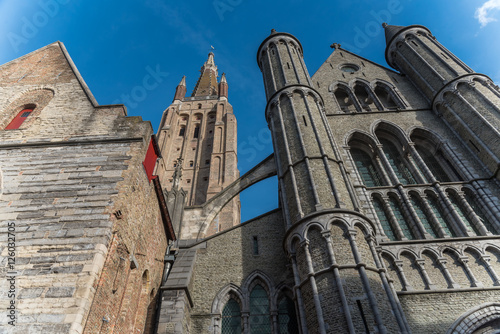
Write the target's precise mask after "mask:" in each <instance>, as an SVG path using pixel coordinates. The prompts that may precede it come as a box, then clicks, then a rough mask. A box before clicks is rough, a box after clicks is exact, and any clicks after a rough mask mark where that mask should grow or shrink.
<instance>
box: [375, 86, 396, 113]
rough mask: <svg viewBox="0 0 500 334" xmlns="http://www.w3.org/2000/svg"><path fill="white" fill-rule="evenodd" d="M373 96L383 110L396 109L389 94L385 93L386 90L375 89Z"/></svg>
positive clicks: (378, 87)
mask: <svg viewBox="0 0 500 334" xmlns="http://www.w3.org/2000/svg"><path fill="white" fill-rule="evenodd" d="M375 95H376V96H377V97H378V99H379V100H380V102H381V103H382V105H383V106H384V109H389V110H394V109H397V108H398V105H397V104H396V102H395V101H394V100H393V98H392V97H391V95H390V94H389V92H387V90H385V89H384V88H382V87H380V86H377V87H375Z"/></svg>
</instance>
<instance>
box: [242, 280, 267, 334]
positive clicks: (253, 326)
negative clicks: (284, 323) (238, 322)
mask: <svg viewBox="0 0 500 334" xmlns="http://www.w3.org/2000/svg"><path fill="white" fill-rule="evenodd" d="M248 323H249V325H250V333H252V334H253V333H264V334H266V333H269V334H270V333H271V315H270V312H269V297H268V295H267V292H266V290H265V289H264V288H263V287H262V286H261V285H260V284H257V285H256V286H254V288H253V289H252V292H251V293H250V316H249V319H248Z"/></svg>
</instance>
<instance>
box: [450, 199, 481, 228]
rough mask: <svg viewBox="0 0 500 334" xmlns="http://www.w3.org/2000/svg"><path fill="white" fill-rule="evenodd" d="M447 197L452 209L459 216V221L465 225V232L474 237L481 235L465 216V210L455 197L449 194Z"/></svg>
mask: <svg viewBox="0 0 500 334" xmlns="http://www.w3.org/2000/svg"><path fill="white" fill-rule="evenodd" d="M448 197H449V198H450V202H451V204H452V205H453V207H454V208H455V211H456V212H457V213H458V215H459V216H460V219H461V220H462V222H463V223H464V224H465V227H466V228H467V230H468V231H469V232H473V233H474V234H475V235H481V233H480V232H479V229H478V228H477V227H476V225H475V224H474V222H473V221H472V219H470V218H469V216H468V215H467V211H466V210H465V208H463V207H462V205H461V204H460V202H459V201H458V199H457V197H456V196H455V195H453V194H451V193H448Z"/></svg>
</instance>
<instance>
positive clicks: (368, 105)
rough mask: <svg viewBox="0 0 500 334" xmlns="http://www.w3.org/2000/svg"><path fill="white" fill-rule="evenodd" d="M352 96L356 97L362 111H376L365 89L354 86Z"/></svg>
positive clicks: (360, 86)
mask: <svg viewBox="0 0 500 334" xmlns="http://www.w3.org/2000/svg"><path fill="white" fill-rule="evenodd" d="M354 95H356V98H357V99H358V101H359V103H360V104H361V108H362V109H363V110H364V111H374V110H377V107H376V106H375V103H374V102H373V99H372V97H371V96H370V94H369V92H368V90H367V88H366V87H364V86H362V85H356V87H355V88H354Z"/></svg>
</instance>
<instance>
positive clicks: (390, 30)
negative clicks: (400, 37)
mask: <svg viewBox="0 0 500 334" xmlns="http://www.w3.org/2000/svg"><path fill="white" fill-rule="evenodd" d="M382 27H384V30H385V42H386V45H389V43H390V42H391V40H392V39H393V38H394V36H396V35H397V34H398V33H399V32H400V31H401V30H403V29H405V28H406V27H402V26H392V25H390V24H387V23H385V22H384V23H382Z"/></svg>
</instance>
